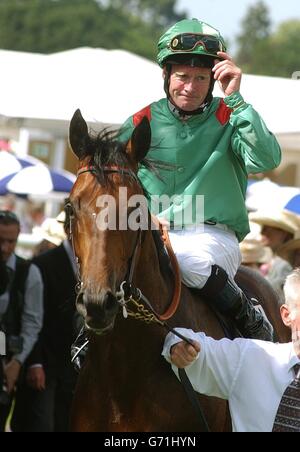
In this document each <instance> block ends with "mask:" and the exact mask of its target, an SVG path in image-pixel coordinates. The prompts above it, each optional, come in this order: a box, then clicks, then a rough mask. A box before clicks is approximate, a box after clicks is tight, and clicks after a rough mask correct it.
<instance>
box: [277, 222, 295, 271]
mask: <svg viewBox="0 0 300 452" xmlns="http://www.w3.org/2000/svg"><path fill="white" fill-rule="evenodd" d="M278 256H280V257H282V258H283V259H285V260H286V261H287V262H289V264H290V265H291V266H292V267H293V268H297V267H300V229H299V231H297V232H296V233H295V235H294V238H293V239H292V240H289V241H288V242H286V243H285V244H284V245H282V246H281V247H280V248H279V249H278Z"/></svg>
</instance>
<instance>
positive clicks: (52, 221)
mask: <svg viewBox="0 0 300 452" xmlns="http://www.w3.org/2000/svg"><path fill="white" fill-rule="evenodd" d="M32 232H33V234H35V235H36V236H39V237H40V239H41V241H42V240H48V242H51V243H53V244H54V245H56V246H59V245H60V244H61V242H62V241H63V240H65V239H66V238H67V237H66V234H65V231H64V226H63V224H62V223H60V222H59V221H57V219H56V218H47V219H46V220H45V221H44V222H43V224H42V226H38V227H35V228H33V231H32Z"/></svg>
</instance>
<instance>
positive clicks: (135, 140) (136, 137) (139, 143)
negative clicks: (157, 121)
mask: <svg viewBox="0 0 300 452" xmlns="http://www.w3.org/2000/svg"><path fill="white" fill-rule="evenodd" d="M130 141H131V152H130V153H131V155H132V156H133V158H134V160H135V161H136V162H140V161H141V160H143V159H144V158H145V157H146V155H147V152H148V151H149V148H150V144H151V127H150V122H149V119H148V118H147V116H144V117H143V119H142V120H141V122H140V123H139V124H138V125H137V126H136V128H135V129H134V131H133V132H132V135H131V140H130Z"/></svg>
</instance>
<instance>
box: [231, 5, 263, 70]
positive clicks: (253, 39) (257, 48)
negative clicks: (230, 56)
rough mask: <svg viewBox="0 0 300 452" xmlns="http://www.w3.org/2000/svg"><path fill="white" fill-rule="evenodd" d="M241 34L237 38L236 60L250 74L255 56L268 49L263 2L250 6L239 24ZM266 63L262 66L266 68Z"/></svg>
mask: <svg viewBox="0 0 300 452" xmlns="http://www.w3.org/2000/svg"><path fill="white" fill-rule="evenodd" d="M241 29H242V33H241V34H240V35H239V36H238V38H237V42H238V51H237V56H236V60H237V62H238V64H240V65H241V67H242V69H243V70H244V71H245V72H251V71H252V68H253V64H254V62H255V60H256V57H257V54H258V53H259V54H261V53H262V54H263V53H264V49H266V48H268V45H269V43H268V40H269V37H270V35H271V20H270V17H269V10H268V8H267V6H266V5H265V4H264V2H263V1H259V2H257V3H256V4H255V5H254V6H251V7H250V8H249V10H248V12H247V14H246V16H245V18H244V19H243V21H242V23H241ZM267 64H268V63H267V61H265V63H264V65H265V66H267Z"/></svg>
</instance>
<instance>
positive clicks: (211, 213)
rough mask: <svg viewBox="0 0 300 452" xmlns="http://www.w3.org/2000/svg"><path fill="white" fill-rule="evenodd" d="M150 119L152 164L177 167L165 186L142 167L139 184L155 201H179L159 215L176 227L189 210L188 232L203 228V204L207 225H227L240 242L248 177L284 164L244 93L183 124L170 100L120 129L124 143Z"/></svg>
mask: <svg viewBox="0 0 300 452" xmlns="http://www.w3.org/2000/svg"><path fill="white" fill-rule="evenodd" d="M145 115H146V116H148V118H149V120H150V124H151V133H152V141H151V148H150V150H149V152H148V154H147V158H149V159H151V160H156V161H163V162H167V163H170V164H172V167H171V168H168V169H163V170H160V176H161V178H162V180H160V179H159V178H158V177H157V176H156V175H155V174H154V173H153V172H150V171H149V170H147V169H145V168H143V167H142V168H141V169H140V171H139V177H140V180H141V182H142V184H143V186H144V188H145V189H146V191H147V192H148V193H149V194H150V195H151V196H153V195H157V196H159V197H161V196H162V195H167V196H168V197H170V198H171V197H174V195H177V197H176V196H175V198H172V199H173V201H174V202H172V203H171V205H170V206H168V207H166V206H165V205H163V204H161V205H160V209H159V212H157V206H155V212H154V213H155V214H158V213H159V216H161V217H164V218H166V219H167V220H169V221H171V222H172V221H174V218H175V217H174V215H175V216H176V218H177V217H178V214H180V213H182V212H180V211H182V209H187V204H190V206H189V209H192V221H191V218H190V217H191V216H190V215H185V214H184V217H183V223H184V225H183V227H185V226H188V225H190V224H195V223H197V222H198V218H199V215H198V214H199V212H197V211H196V210H197V209H199V206H200V205H201V199H204V218H203V219H202V221H203V220H204V221H212V222H216V223H222V224H225V225H227V226H228V227H229V228H230V229H231V230H233V231H235V233H236V235H237V237H238V239H239V240H240V241H241V240H242V239H243V238H244V237H245V235H246V234H247V233H248V232H249V222H248V215H247V210H246V206H245V195H246V189H247V178H248V174H249V173H260V172H265V171H269V170H271V169H273V168H276V167H277V166H278V165H279V164H280V161H281V150H280V146H279V144H278V142H277V140H276V138H275V137H274V135H273V134H272V133H271V132H269V130H268V129H267V127H266V125H265V123H264V122H263V120H262V118H261V117H260V116H259V114H258V113H257V112H256V111H255V110H254V109H253V107H252V106H251V105H250V104H247V103H246V102H244V100H243V98H242V96H241V95H240V93H233V94H231V95H230V96H228V97H225V99H221V98H217V97H216V98H214V99H213V101H212V103H211V104H210V106H209V107H208V108H207V109H206V110H205V111H204V112H203V113H201V114H197V115H194V116H189V118H188V119H187V120H186V121H183V120H181V119H180V118H179V117H178V116H177V115H176V114H175V113H173V112H171V109H170V106H169V102H168V100H167V99H166V98H165V99H161V100H159V101H158V102H154V103H152V104H151V105H150V106H148V107H146V108H144V109H143V110H141V111H140V112H138V113H136V114H135V115H133V116H132V117H130V118H129V119H128V120H127V121H126V122H125V124H124V125H123V127H122V129H121V139H122V140H124V141H125V139H126V140H128V139H129V138H130V135H131V133H132V131H133V128H134V127H135V126H136V125H137V124H138V123H139V122H140V121H141V119H142V118H143V116H145ZM196 195H203V196H204V198H201V197H198V198H197V199H198V200H200V201H199V202H200V204H198V201H196ZM151 207H152V206H150V208H151ZM189 209H187V211H188V212H189V213H190V211H191V210H189ZM152 210H153V209H152ZM186 218H187V219H186Z"/></svg>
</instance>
